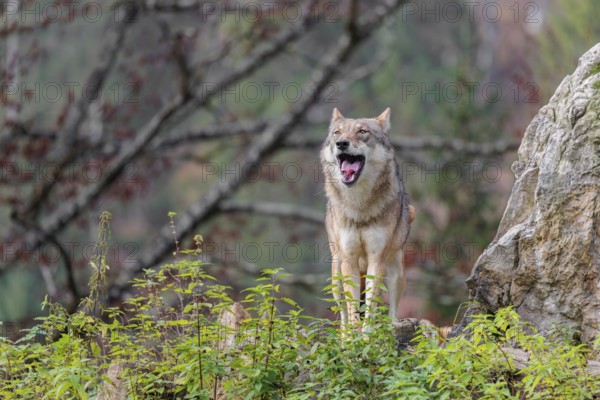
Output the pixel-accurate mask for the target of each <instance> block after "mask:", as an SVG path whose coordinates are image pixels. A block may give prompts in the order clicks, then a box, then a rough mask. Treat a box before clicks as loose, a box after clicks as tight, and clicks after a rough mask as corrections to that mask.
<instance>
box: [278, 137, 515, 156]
mask: <svg viewBox="0 0 600 400" xmlns="http://www.w3.org/2000/svg"><path fill="white" fill-rule="evenodd" d="M322 144H323V141H321V140H317V139H306V138H301V137H290V138H288V139H286V141H285V142H284V143H283V146H284V147H287V148H294V149H315V148H319V147H321V145H322ZM392 145H393V146H394V148H395V149H396V151H398V152H413V151H425V150H443V151H449V152H453V153H460V154H469V155H478V156H486V157H489V156H495V155H502V154H505V153H508V152H511V151H516V150H517V149H518V148H519V145H520V143H518V142H506V141H499V142H496V143H476V142H468V141H464V140H458V139H444V138H434V137H430V138H404V139H393V140H392Z"/></svg>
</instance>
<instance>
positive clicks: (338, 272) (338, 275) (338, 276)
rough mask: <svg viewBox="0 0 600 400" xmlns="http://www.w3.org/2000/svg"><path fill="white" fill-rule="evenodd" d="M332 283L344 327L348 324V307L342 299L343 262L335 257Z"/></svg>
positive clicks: (332, 268)
mask: <svg viewBox="0 0 600 400" xmlns="http://www.w3.org/2000/svg"><path fill="white" fill-rule="evenodd" d="M331 283H332V284H333V298H334V299H335V301H336V303H337V305H338V306H339V307H340V321H341V323H342V328H345V327H346V326H348V308H347V307H346V304H344V302H343V301H342V300H343V299H344V295H343V294H344V281H343V278H342V263H341V261H340V260H337V259H335V258H334V259H333V261H332V263H331Z"/></svg>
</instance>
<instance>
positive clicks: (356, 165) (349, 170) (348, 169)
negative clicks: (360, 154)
mask: <svg viewBox="0 0 600 400" xmlns="http://www.w3.org/2000/svg"><path fill="white" fill-rule="evenodd" d="M360 165H361V161H354V162H353V163H351V162H349V161H348V160H344V161H342V165H341V167H340V168H341V170H342V174H344V178H346V179H348V178H350V177H351V176H352V174H355V173H357V172H358V170H359V169H360Z"/></svg>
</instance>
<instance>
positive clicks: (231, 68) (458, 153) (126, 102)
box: [0, 0, 600, 321]
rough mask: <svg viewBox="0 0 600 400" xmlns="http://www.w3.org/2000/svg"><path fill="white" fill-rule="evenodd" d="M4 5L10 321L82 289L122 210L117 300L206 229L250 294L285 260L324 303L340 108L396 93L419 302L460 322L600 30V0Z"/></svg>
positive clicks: (216, 270) (418, 307) (303, 288)
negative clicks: (330, 166)
mask: <svg viewBox="0 0 600 400" xmlns="http://www.w3.org/2000/svg"><path fill="white" fill-rule="evenodd" d="M2 5H3V8H2V21H1V23H2V25H1V27H0V38H2V41H1V42H0V55H1V57H2V64H1V66H0V68H1V69H0V76H1V77H2V106H3V107H2V112H1V113H0V118H1V119H2V130H1V132H0V146H1V148H0V152H1V154H0V168H2V169H1V171H0V172H1V174H0V218H1V220H2V222H3V223H2V228H1V230H0V234H1V236H2V248H1V254H2V259H1V261H2V263H1V264H0V320H8V319H10V320H22V319H26V318H28V317H30V316H32V315H35V314H36V313H38V312H39V304H40V302H41V301H42V299H43V297H44V294H45V293H46V292H47V293H49V294H50V295H51V297H53V298H54V299H56V300H58V301H61V302H63V303H65V304H67V305H69V306H70V307H71V308H73V307H74V306H75V305H76V303H77V299H78V298H79V296H81V295H82V294H84V293H80V291H81V290H82V289H81V288H84V287H85V285H84V284H83V283H84V282H86V280H87V277H88V275H89V271H87V267H86V266H87V260H88V259H89V257H90V255H91V254H90V253H91V249H92V248H93V245H92V244H93V242H94V241H95V227H96V226H97V219H98V216H99V215H100V212H101V211H102V210H110V211H111V213H112V215H113V221H112V226H113V237H112V238H111V240H112V247H111V249H110V252H109V261H111V265H110V267H111V277H110V278H111V282H110V284H111V291H110V297H111V299H112V301H113V302H115V303H116V302H119V300H121V299H122V298H123V296H127V295H128V293H129V291H130V290H131V288H130V287H129V285H128V284H127V281H128V280H129V279H131V278H133V277H134V276H138V275H139V274H140V272H141V271H142V270H143V268H150V267H153V266H156V264H157V263H159V262H162V261H166V260H168V259H169V258H171V257H173V253H174V252H175V253H176V252H177V248H179V249H184V248H191V247H193V246H194V245H193V242H192V240H191V237H192V236H193V235H194V234H196V233H201V234H202V235H203V236H204V239H205V242H204V245H203V251H204V254H203V256H204V258H205V259H206V260H207V261H209V262H211V263H212V266H211V267H209V268H210V269H211V271H210V272H211V273H212V274H214V275H215V276H217V277H218V278H219V279H220V280H221V281H222V282H223V283H226V284H229V285H231V286H232V287H233V288H234V290H233V291H234V293H235V292H237V291H239V290H240V289H243V288H244V287H246V285H247V284H248V282H249V281H250V280H251V279H253V278H254V276H255V275H256V274H257V271H259V270H260V269H261V268H271V267H274V266H281V267H284V268H285V269H286V270H288V271H289V272H291V273H292V274H293V277H292V278H289V279H288V281H287V283H288V285H287V286H286V287H285V288H284V289H283V290H284V294H283V295H284V296H287V297H293V298H295V299H297V300H298V301H299V303H300V304H301V305H302V306H303V307H305V308H306V309H307V310H308V312H309V313H311V314H315V315H321V314H324V313H325V312H326V306H327V305H326V303H324V302H321V301H319V300H316V299H317V298H319V297H321V296H322V295H321V292H320V290H321V289H322V288H323V287H324V286H325V285H326V282H327V279H328V275H329V270H330V269H329V266H328V258H329V257H330V255H329V253H328V246H327V237H326V235H325V232H324V228H323V226H322V222H321V218H322V212H323V210H324V206H325V199H324V196H323V193H322V184H323V182H322V179H321V174H320V168H319V165H318V156H317V154H318V148H319V146H320V143H321V142H322V140H323V139H324V137H325V132H326V129H327V124H328V119H329V116H330V113H331V110H332V109H333V107H334V106H335V107H338V108H340V109H341V110H342V112H343V113H344V114H345V115H347V116H349V117H362V116H365V117H368V116H375V115H378V114H379V113H380V112H381V111H382V110H383V109H385V107H388V106H389V107H391V109H392V135H393V142H394V144H395V147H396V150H397V157H398V159H399V162H400V164H401V166H402V170H403V172H404V176H405V179H406V181H407V183H408V188H409V195H410V196H411V200H412V202H413V204H414V205H415V206H416V208H417V219H416V221H415V223H414V224H413V230H412V233H411V236H410V238H409V242H410V243H409V244H408V245H407V250H406V257H407V262H408V265H409V267H408V277H409V283H408V289H407V294H406V296H405V298H404V299H403V302H402V305H401V307H402V312H403V316H414V317H423V316H427V317H429V318H432V319H434V320H444V321H447V320H449V319H452V318H453V317H454V314H455V312H456V309H457V306H458V305H459V304H460V303H461V302H462V301H464V300H465V299H466V290H465V286H464V279H465V277H466V275H467V274H468V273H469V271H470V268H471V266H472V264H473V263H474V261H475V259H476V258H477V256H478V255H479V253H480V252H481V251H482V250H483V248H484V247H485V246H486V245H487V243H488V242H489V241H490V240H491V239H492V238H493V235H494V234H495V229H496V227H497V224H498V221H499V219H500V217H501V214H502V211H503V209H504V205H505V202H506V200H507V198H508V195H509V193H510V188H511V185H512V173H511V171H510V165H511V163H512V161H513V160H514V159H515V150H516V147H517V145H518V142H519V139H520V137H521V135H522V133H523V132H524V130H525V127H526V126H527V124H528V123H529V121H530V119H531V117H532V116H533V115H534V114H535V112H537V110H538V109H539V108H540V107H541V106H542V105H543V104H544V103H545V102H546V101H547V99H548V97H549V96H550V95H551V94H552V93H553V91H554V89H555V87H556V86H557V84H558V83H559V82H560V80H561V79H562V77H563V76H564V75H565V74H566V73H567V72H568V71H570V70H572V69H573V66H574V65H575V63H576V61H577V58H578V57H579V56H580V55H581V54H582V53H583V52H584V51H585V50H587V49H588V48H589V47H591V46H592V45H593V44H594V43H595V42H597V41H598V39H599V38H600V28H598V25H597V23H596V21H597V18H598V17H599V15H598V14H599V11H598V9H597V7H595V4H594V3H593V2H592V0H583V1H577V2H575V0H565V1H558V0H548V1H542V0H539V1H515V0H512V1H503V0H502V1H495V2H494V1H492V2H490V1H485V2H463V1H456V2H444V1H410V2H406V1H374V2H358V1H344V2H331V1H322V0H319V1H280V2H253V1H237V2H236V1H223V2H216V1H215V2H210V1H193V0H186V1H176V0H172V1H168V0H156V1H149V0H146V1H142V0H139V1H106V2H101V3H98V2H93V1H80V2H74V3H69V2H62V1H50V0H46V1H41V0H39V1H29V0H4V1H3V2H2ZM169 211H175V212H176V216H174V217H172V223H171V221H170V220H169V217H168V216H167V214H168V212H169ZM176 243H177V245H176Z"/></svg>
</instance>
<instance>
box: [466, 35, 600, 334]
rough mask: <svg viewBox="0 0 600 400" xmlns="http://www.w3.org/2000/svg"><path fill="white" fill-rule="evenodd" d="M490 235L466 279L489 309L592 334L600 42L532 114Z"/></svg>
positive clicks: (598, 245) (598, 306)
mask: <svg viewBox="0 0 600 400" xmlns="http://www.w3.org/2000/svg"><path fill="white" fill-rule="evenodd" d="M512 169H513V172H514V174H515V177H516V182H515V184H514V187H513V189H512V194H511V196H510V199H509V201H508V206H507V208H506V211H505V212H504V216H503V217H502V221H501V222H500V227H499V228H498V233H497V234H496V237H495V238H494V240H493V242H492V243H491V244H490V245H489V247H488V248H487V249H486V251H485V252H484V253H483V254H482V255H481V257H480V258H479V259H478V260H477V262H476V264H475V266H474V268H473V271H472V274H471V276H470V277H469V279H468V280H467V286H468V287H469V289H470V295H471V298H472V299H475V300H477V301H479V302H480V303H481V304H482V305H483V306H484V307H485V308H487V309H488V311H491V312H493V311H495V310H497V309H498V308H500V307H503V306H507V305H514V306H515V308H516V310H517V311H518V313H519V314H520V315H521V316H522V317H523V318H524V319H526V320H528V321H530V322H531V323H533V325H534V326H536V327H537V328H538V329H539V330H540V331H541V332H542V333H545V334H548V333H550V332H552V330H553V329H556V328H560V329H564V328H569V329H571V331H572V332H574V333H575V336H576V337H579V335H580V339H581V341H582V342H584V343H591V342H592V341H593V340H594V338H595V337H596V335H598V334H599V333H600V44H597V45H596V46H594V47H593V48H592V49H591V50H589V51H588V52H587V53H586V54H585V55H584V56H583V57H581V59H580V60H579V65H578V67H577V69H576V70H575V72H574V73H573V74H572V75H570V76H567V77H566V78H565V79H564V80H563V81H562V83H561V84H560V86H559V87H558V89H557V90H556V93H555V94H554V96H552V98H551V99H550V103H549V104H548V105H546V106H545V107H543V108H542V109H541V110H540V111H539V113H538V114H537V115H536V117H535V118H534V119H533V121H532V122H531V124H530V125H529V127H528V128H527V131H526V132H525V136H524V138H523V142H522V144H521V146H520V148H519V154H518V160H517V161H516V162H515V163H514V164H513V167H512Z"/></svg>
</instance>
